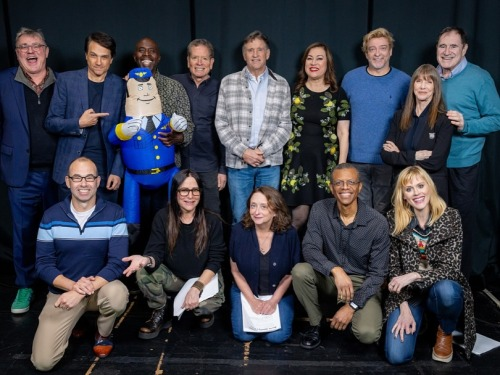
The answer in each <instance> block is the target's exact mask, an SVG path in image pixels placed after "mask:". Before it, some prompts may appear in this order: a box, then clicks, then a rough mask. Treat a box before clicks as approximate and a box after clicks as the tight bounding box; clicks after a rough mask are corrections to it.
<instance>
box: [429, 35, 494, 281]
mask: <svg viewBox="0 0 500 375" xmlns="http://www.w3.org/2000/svg"><path fill="white" fill-rule="evenodd" d="M467 48H468V44H467V36H466V34H465V31H464V30H462V29H461V28H459V27H446V28H445V29H443V30H442V31H441V33H440V34H439V38H438V42H437V46H436V55H437V61H438V64H439V65H438V67H437V70H438V72H439V74H440V75H441V78H442V80H443V96H444V99H445V102H446V106H447V109H448V112H447V115H448V118H449V119H450V121H451V123H452V124H453V125H454V126H455V128H456V129H455V132H454V134H453V137H452V142H451V150H450V154H449V156H448V161H447V166H448V169H449V179H448V181H449V192H450V205H451V206H452V207H455V208H457V209H458V210H459V211H460V215H461V217H462V226H463V233H464V239H463V249H462V271H463V273H464V274H465V275H466V276H470V274H471V271H472V249H473V241H474V237H475V235H474V226H475V220H476V210H475V207H476V204H475V197H476V195H477V181H478V172H479V162H480V161H481V152H482V149H483V146H484V142H485V137H486V135H487V134H488V133H491V132H494V131H497V130H500V99H499V97H498V92H497V90H496V87H495V83H494V81H493V79H492V78H491V76H490V74H489V73H488V72H487V71H485V70H484V69H481V68H480V67H479V66H477V65H474V64H471V63H470V62H468V61H467V59H466V58H465V54H466V52H467Z"/></svg>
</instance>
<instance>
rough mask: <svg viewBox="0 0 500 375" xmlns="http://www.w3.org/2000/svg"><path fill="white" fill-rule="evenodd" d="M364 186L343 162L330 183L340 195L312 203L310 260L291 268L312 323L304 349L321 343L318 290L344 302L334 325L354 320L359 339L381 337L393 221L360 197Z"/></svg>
mask: <svg viewBox="0 0 500 375" xmlns="http://www.w3.org/2000/svg"><path fill="white" fill-rule="evenodd" d="M361 189H362V183H361V182H360V181H359V172H358V170H357V169H356V167H354V166H353V165H352V164H349V163H344V164H339V165H338V166H337V167H335V169H334V170H333V173H332V178H331V183H330V190H331V192H332V194H333V196H334V197H335V199H333V198H329V199H323V200H321V201H319V202H317V203H315V204H314V205H313V206H312V208H311V214H310V216H309V222H308V224H307V232H306V234H305V236H304V241H303V243H302V253H303V256H304V260H305V261H306V263H299V264H297V265H296V266H295V267H294V268H293V269H292V279H293V289H294V290H295V293H296V295H297V298H298V299H299V301H300V303H301V304H302V306H304V309H305V310H306V312H307V315H308V316H309V323H310V325H311V327H310V328H309V329H308V330H307V331H306V332H305V333H304V335H303V336H302V339H301V342H300V346H302V347H303V348H304V349H314V348H316V347H317V346H318V345H319V344H320V343H321V338H320V323H321V319H322V312H321V308H320V304H319V298H318V294H319V293H321V294H324V295H326V296H328V298H330V300H331V301H332V304H333V305H340V308H339V309H338V311H337V312H336V313H335V315H334V316H333V317H332V318H331V319H330V327H331V328H334V329H338V330H345V329H346V328H347V326H348V325H349V323H351V322H352V332H353V334H354V336H355V337H356V338H357V339H358V340H359V341H360V342H362V343H364V344H371V343H374V342H375V341H377V340H378V339H379V338H380V334H381V332H382V307H381V294H380V286H381V285H382V282H383V281H384V277H385V275H386V274H387V268H388V262H389V246H390V240H389V227H388V224H387V220H386V219H385V217H384V216H382V215H381V214H380V213H378V212H377V211H376V210H374V209H373V208H371V207H369V206H367V205H366V204H365V203H364V202H362V201H361V200H360V199H358V194H359V192H360V191H361Z"/></svg>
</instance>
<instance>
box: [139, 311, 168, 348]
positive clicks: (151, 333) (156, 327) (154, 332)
mask: <svg viewBox="0 0 500 375" xmlns="http://www.w3.org/2000/svg"><path fill="white" fill-rule="evenodd" d="M164 319H165V306H163V307H161V308H159V309H155V310H153V314H152V315H151V318H149V320H147V321H146V322H145V323H144V324H143V326H142V327H141V328H139V338H140V339H144V340H149V339H154V338H155V337H156V336H158V334H159V333H160V331H161V330H162V329H167V328H170V327H171V326H172V321H171V320H167V321H166V322H165V321H164Z"/></svg>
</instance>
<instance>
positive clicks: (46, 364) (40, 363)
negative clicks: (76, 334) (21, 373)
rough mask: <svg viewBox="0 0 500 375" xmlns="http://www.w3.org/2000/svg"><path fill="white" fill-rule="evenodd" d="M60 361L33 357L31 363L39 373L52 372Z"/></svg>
mask: <svg viewBox="0 0 500 375" xmlns="http://www.w3.org/2000/svg"><path fill="white" fill-rule="evenodd" d="M58 362H59V360H54V359H51V358H48V357H47V358H40V356H35V355H34V354H32V355H31V363H33V366H35V368H36V369H37V370H38V371H50V370H52V369H53V368H54V366H55V365H57V363H58Z"/></svg>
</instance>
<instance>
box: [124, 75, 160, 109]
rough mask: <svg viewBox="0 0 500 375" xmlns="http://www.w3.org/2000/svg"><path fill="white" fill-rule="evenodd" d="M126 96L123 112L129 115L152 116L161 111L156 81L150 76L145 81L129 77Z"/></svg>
mask: <svg viewBox="0 0 500 375" xmlns="http://www.w3.org/2000/svg"><path fill="white" fill-rule="evenodd" d="M127 91H128V97H127V101H126V102H125V114H126V115H127V116H129V117H142V116H153V115H157V114H159V113H162V112H161V100H160V95H159V94H158V88H157V87H156V81H155V79H154V78H153V77H150V78H149V80H148V81H146V82H140V81H138V80H136V79H133V78H130V79H129V80H128V81H127Z"/></svg>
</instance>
